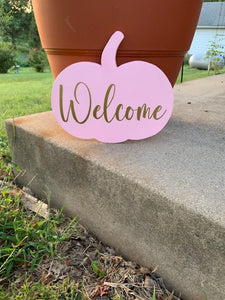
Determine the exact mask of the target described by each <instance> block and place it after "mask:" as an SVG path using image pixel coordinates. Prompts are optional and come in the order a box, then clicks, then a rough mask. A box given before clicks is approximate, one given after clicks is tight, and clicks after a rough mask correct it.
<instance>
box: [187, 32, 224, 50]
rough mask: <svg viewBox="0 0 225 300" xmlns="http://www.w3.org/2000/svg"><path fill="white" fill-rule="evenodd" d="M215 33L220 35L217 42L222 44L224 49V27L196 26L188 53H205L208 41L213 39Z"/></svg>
mask: <svg viewBox="0 0 225 300" xmlns="http://www.w3.org/2000/svg"><path fill="white" fill-rule="evenodd" d="M216 34H219V35H220V38H221V39H222V41H219V42H218V43H219V44H222V45H223V46H224V49H223V50H224V51H225V29H220V30H218V29H213V28H212V29H211V28H210V29H209V28H197V29H196V32H195V35H194V38H193V41H192V44H191V48H190V50H189V51H188V53H190V54H205V53H206V51H207V50H208V49H209V47H210V42H211V41H213V40H215V36H216Z"/></svg>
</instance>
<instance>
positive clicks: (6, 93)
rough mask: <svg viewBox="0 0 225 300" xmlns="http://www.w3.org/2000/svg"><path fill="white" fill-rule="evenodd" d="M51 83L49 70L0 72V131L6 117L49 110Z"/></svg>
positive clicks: (2, 128) (51, 78) (0, 131)
mask: <svg viewBox="0 0 225 300" xmlns="http://www.w3.org/2000/svg"><path fill="white" fill-rule="evenodd" d="M52 83H53V76H52V74H51V72H50V70H47V71H46V72H45V73H36V72H34V71H33V70H32V69H31V68H22V69H20V72H19V74H15V73H12V72H10V73H8V74H0V133H1V134H3V133H4V120H5V119H7V118H13V117H18V116H23V115H27V114H32V113H37V112H42V111H47V110H50V109H51V104H50V97H51V86H52Z"/></svg>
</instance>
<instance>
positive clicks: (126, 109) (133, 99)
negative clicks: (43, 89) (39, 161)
mask: <svg viewBox="0 0 225 300" xmlns="http://www.w3.org/2000/svg"><path fill="white" fill-rule="evenodd" d="M123 38H124V35H123V34H122V33H121V32H119V31H117V32H115V33H114V34H113V35H112V36H111V38H110V40H109V41H108V43H107V45H106V46H105V48H104V50H103V52H102V57H101V65H99V64H97V63H92V62H79V63H75V64H72V65H70V66H69V67H67V68H65V69H64V70H63V71H62V72H61V73H60V74H59V75H58V77H57V78H56V80H55V82H54V85H53V88H52V110H53V113H54V115H55V118H56V120H57V121H58V123H59V124H60V125H61V126H62V128H63V129H65V130H66V131H67V132H68V133H70V134H71V135H73V136H75V137H78V138H81V139H96V140H98V141H101V142H107V143H118V142H123V141H126V140H140V139H144V138H147V137H150V136H153V135H155V134H157V133H158V132H159V131H161V130H162V129H163V127H164V126H165V125H166V123H167V122H168V120H169V119H170V117H171V114H172V110H173V101H174V99H173V89H172V86H171V84H170V82H169V80H168V78H167V77H166V75H165V74H164V73H163V72H162V70H160V69H159V68H158V67H156V66H155V65H153V64H150V63H147V62H144V61H131V62H128V63H125V64H123V65H121V66H119V67H118V66H117V64H116V53H117V49H118V47H119V45H120V43H121V41H122V40H123Z"/></svg>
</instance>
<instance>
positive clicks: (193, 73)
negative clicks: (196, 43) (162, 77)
mask: <svg viewBox="0 0 225 300" xmlns="http://www.w3.org/2000/svg"><path fill="white" fill-rule="evenodd" d="M219 73H225V67H223V69H220V70H219V71H218V74H219ZM212 75H214V71H212V70H211V71H210V73H209V74H208V71H207V70H198V69H194V68H191V67H190V66H188V65H185V66H184V76H183V82H185V81H190V80H194V79H198V78H204V77H207V76H212ZM180 82H181V71H180V73H179V76H178V77H177V83H180Z"/></svg>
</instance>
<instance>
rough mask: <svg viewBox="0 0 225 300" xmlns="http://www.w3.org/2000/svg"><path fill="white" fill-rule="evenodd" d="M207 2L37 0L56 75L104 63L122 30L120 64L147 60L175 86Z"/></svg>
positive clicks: (35, 4)
mask: <svg viewBox="0 0 225 300" xmlns="http://www.w3.org/2000/svg"><path fill="white" fill-rule="evenodd" d="M201 5H202V0H166V1H157V0H141V1H140V0H64V1H62V0H33V7H34V13H35V17H36V22H37V26H38V30H39V33H40V38H41V42H42V46H43V48H44V49H45V51H46V53H47V55H48V59H49V63H50V67H51V69H52V72H53V75H54V76H55V77H56V76H57V74H59V72H60V71H62V70H63V69H64V68H65V67H66V66H68V65H70V64H72V63H75V62H79V61H92V62H97V63H100V57H101V52H102V50H103V48H104V46H105V45H106V43H107V41H108V39H109V38H110V36H111V35H112V34H113V33H114V32H115V31H117V30H120V31H122V32H123V33H124V35H125V39H124V41H123V42H122V44H121V46H120V48H119V51H118V54H117V63H118V65H120V64H122V63H125V62H128V61H132V60H144V61H147V62H151V63H153V64H155V65H157V66H158V67H160V68H161V69H162V70H163V71H164V72H165V74H166V75H167V76H168V78H169V80H170V82H171V84H172V85H174V84H175V81H176V78H177V76H178V73H179V70H180V67H181V64H182V62H183V58H184V55H185V53H186V52H187V51H188V50H189V48H190V45H191V41H192V38H193V35H194V32H195V28H196V25H197V21H198V17H199V14H200V10H201Z"/></svg>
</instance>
